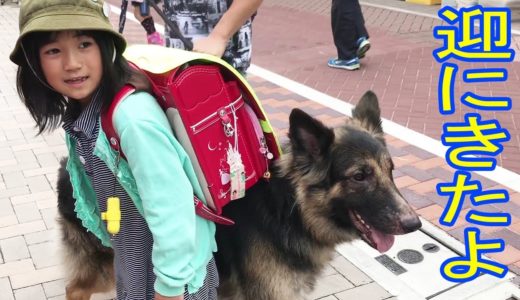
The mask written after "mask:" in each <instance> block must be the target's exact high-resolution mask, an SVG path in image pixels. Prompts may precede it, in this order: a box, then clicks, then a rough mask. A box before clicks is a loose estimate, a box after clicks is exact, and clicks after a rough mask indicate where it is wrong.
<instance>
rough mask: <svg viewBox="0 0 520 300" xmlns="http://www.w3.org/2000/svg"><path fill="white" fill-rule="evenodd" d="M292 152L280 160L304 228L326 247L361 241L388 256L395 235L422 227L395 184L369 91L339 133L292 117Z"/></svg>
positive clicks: (305, 117)
mask: <svg viewBox="0 0 520 300" xmlns="http://www.w3.org/2000/svg"><path fill="white" fill-rule="evenodd" d="M289 138H290V149H289V153H288V155H285V156H284V158H282V161H281V162H280V166H281V169H282V173H284V176H286V177H289V178H290V180H291V181H292V183H293V185H294V186H295V187H296V188H295V190H296V201H297V205H298V207H299V209H300V211H301V214H302V219H303V222H304V224H305V226H306V227H307V228H308V229H309V230H310V232H311V233H312V235H313V237H314V238H315V239H316V240H318V241H320V242H322V243H324V244H329V245H332V244H337V243H341V242H345V241H350V240H353V239H355V238H362V239H363V240H365V241H366V242H367V243H368V244H369V245H370V246H372V247H374V248H376V249H377V250H379V251H381V252H385V251H387V250H388V249H390V247H391V246H392V245H393V242H394V235H397V234H405V233H409V232H412V231H415V230H417V229H419V228H420V227H421V222H420V220H419V218H418V216H417V214H416V213H415V212H414V211H413V209H412V208H411V207H410V205H409V204H408V203H407V201H406V200H405V199H404V198H403V196H402V195H401V194H400V193H399V191H398V189H397V187H396V186H395V183H394V180H393V177H392V170H393V169H394V165H393V162H392V158H391V157H390V154H389V152H388V149H387V148H386V144H385V140H384V137H383V130H382V127H381V117H380V110H379V104H378V100H377V97H376V95H375V94H374V93H372V92H370V91H369V92H367V93H366V94H365V95H364V96H363V97H362V98H361V100H360V101H359V103H358V104H357V106H356V107H355V108H354V110H353V118H352V119H348V120H347V122H346V123H345V124H344V125H343V126H341V127H340V128H337V129H331V128H328V127H326V126H324V125H323V124H322V123H321V122H320V121H318V120H316V119H314V118H312V117H311V116H309V115H308V114H306V113H305V112H303V111H301V110H299V109H294V110H293V111H292V112H291V115H290V129H289Z"/></svg>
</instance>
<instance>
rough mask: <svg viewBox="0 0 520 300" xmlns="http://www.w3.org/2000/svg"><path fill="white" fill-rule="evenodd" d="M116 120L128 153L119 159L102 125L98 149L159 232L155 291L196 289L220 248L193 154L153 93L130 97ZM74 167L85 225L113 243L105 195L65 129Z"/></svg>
mask: <svg viewBox="0 0 520 300" xmlns="http://www.w3.org/2000/svg"><path fill="white" fill-rule="evenodd" d="M113 122H114V127H115V130H116V132H117V133H118V136H119V137H120V140H121V148H122V150H123V153H124V154H125V156H126V159H127V160H122V159H121V160H119V163H118V164H117V166H116V163H117V157H118V155H117V153H116V152H115V151H114V150H112V149H111V147H110V145H109V142H108V140H107V137H106V135H105V133H104V132H103V131H102V130H100V131H99V136H98V138H97V141H96V145H95V149H94V155H96V156H98V157H99V158H100V159H101V160H102V161H104V162H105V163H106V164H107V166H108V168H109V169H110V170H112V172H114V173H115V174H116V177H117V180H118V181H119V183H120V184H121V186H122V187H123V188H124V189H125V191H126V192H127V193H128V195H129V196H130V197H131V198H132V200H133V202H134V204H135V206H136V207H137V209H138V211H139V212H140V213H141V214H142V215H143V216H144V218H145V220H146V222H147V224H148V226H149V228H150V231H151V233H152V236H153V240H154V242H153V248H152V262H153V265H154V272H155V274H156V276H157V280H156V282H155V286H154V288H155V291H156V292H158V293H159V294H161V295H164V296H175V295H180V294H182V293H183V292H184V285H186V284H187V285H188V291H189V292H190V293H194V292H196V291H197V290H198V289H199V288H200V287H201V286H202V284H203V282H204V278H205V276H206V265H207V263H208V262H209V261H210V259H211V258H212V255H213V252H215V251H216V250H217V245H216V242H215V224H213V223H212V222H209V221H207V220H205V219H203V218H200V217H198V216H196V215H195V208H194V205H193V194H194V193H195V194H196V195H197V196H198V197H199V198H200V199H204V195H203V193H202V191H201V188H200V185H199V183H198V181H197V179H196V176H195V172H194V170H193V167H192V164H191V162H190V159H189V157H188V155H187V154H186V153H185V151H184V149H183V148H182V147H181V145H180V144H179V143H178V142H177V140H176V139H175V138H174V135H173V132H172V130H171V128H170V125H169V122H168V120H167V118H166V115H165V114H164V112H163V111H162V109H161V108H160V107H159V105H158V104H157V102H156V100H155V99H154V98H153V97H152V96H151V95H150V94H148V93H145V92H137V93H134V94H132V95H130V96H129V97H127V98H126V99H125V100H124V101H123V102H122V103H121V104H120V105H119V106H118V109H117V110H116V113H115V115H114V120H113ZM66 143H67V147H68V149H69V160H68V163H67V170H68V171H69V174H70V178H71V182H72V185H73V191H74V192H73V193H74V198H75V199H76V206H75V211H76V213H77V216H78V217H79V218H80V219H81V221H82V223H83V226H84V227H85V228H86V229H87V230H88V231H91V232H92V233H93V234H94V235H96V236H97V237H98V238H99V239H100V240H101V242H102V243H103V245H105V246H111V243H110V237H109V234H108V232H107V230H106V225H105V223H104V222H103V221H102V220H101V218H100V211H99V207H98V201H97V198H96V195H95V193H94V189H93V188H92V185H91V183H90V180H89V178H88V177H87V175H86V173H85V170H84V168H83V165H82V164H81V162H80V161H79V158H78V156H77V154H76V151H75V143H74V142H73V139H72V138H71V137H70V136H68V135H67V136H66Z"/></svg>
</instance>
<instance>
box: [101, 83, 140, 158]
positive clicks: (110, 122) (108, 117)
mask: <svg viewBox="0 0 520 300" xmlns="http://www.w3.org/2000/svg"><path fill="white" fill-rule="evenodd" d="M134 92H135V87H134V86H133V85H131V84H126V85H125V86H123V88H122V89H120V90H119V91H118V92H117V93H116V95H115V97H114V100H112V103H111V104H110V107H109V108H108V110H106V111H103V112H102V113H101V128H103V131H104V132H105V134H106V136H107V139H108V141H109V142H110V147H112V149H114V150H115V151H117V152H119V153H120V154H121V156H122V157H124V154H123V151H122V149H121V146H120V145H119V136H118V135H117V133H116V130H115V128H114V113H115V111H116V108H117V106H118V105H119V103H121V102H122V101H123V100H124V99H125V98H126V97H128V96H130V95H131V94H132V93H134Z"/></svg>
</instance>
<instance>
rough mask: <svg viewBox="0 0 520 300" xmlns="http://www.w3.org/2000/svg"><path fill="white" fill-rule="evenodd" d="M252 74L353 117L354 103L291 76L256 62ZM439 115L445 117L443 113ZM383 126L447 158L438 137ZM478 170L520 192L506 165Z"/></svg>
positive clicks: (387, 123) (389, 123) (385, 122)
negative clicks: (318, 89)
mask: <svg viewBox="0 0 520 300" xmlns="http://www.w3.org/2000/svg"><path fill="white" fill-rule="evenodd" d="M248 73H251V74H252V75H255V76H258V77H261V78H263V79H265V80H267V81H269V82H272V83H273V84H275V85H278V86H280V87H283V88H285V89H287V90H289V91H291V92H293V93H295V94H298V95H300V96H302V97H304V98H307V99H309V100H311V101H314V102H316V103H319V104H321V105H323V106H326V107H328V108H330V109H333V110H335V111H337V112H339V113H342V114H344V115H347V116H351V111H352V108H353V105H352V104H349V103H346V102H343V101H342V100H340V99H337V98H334V97H331V96H329V95H327V94H324V93H322V92H320V91H317V90H315V89H313V88H310V87H308V86H306V85H303V84H301V83H298V82H296V81H294V80H291V79H289V78H286V77H283V76H281V75H279V74H276V73H273V72H271V71H268V70H266V69H264V68H261V67H259V66H256V65H251V67H250V68H249V70H248ZM439 118H441V115H440V114H439ZM439 126H441V125H439ZM383 129H384V130H385V132H386V133H387V134H389V135H391V136H394V137H396V138H398V139H400V140H402V141H405V142H407V143H409V144H410V145H414V146H416V147H418V148H421V149H423V150H425V151H428V152H430V153H432V154H434V155H437V156H439V157H443V158H444V157H445V153H446V149H447V147H446V146H444V145H442V143H441V142H440V141H438V140H436V139H433V138H431V137H428V136H426V135H424V134H422V133H419V132H416V131H413V130H411V129H409V128H407V127H404V126H402V125H400V124H397V123H395V122H392V121H390V120H386V119H383ZM439 129H441V127H439ZM474 173H477V174H479V175H481V176H483V177H485V178H488V179H490V180H492V181H495V182H497V183H500V184H502V185H504V186H506V187H508V188H510V189H512V190H514V191H516V192H520V185H519V184H518V183H519V182H520V175H519V174H517V173H514V172H511V171H509V170H507V169H504V168H502V167H496V169H495V170H493V171H489V172H480V171H479V172H474Z"/></svg>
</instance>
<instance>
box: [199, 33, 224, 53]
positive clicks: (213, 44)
mask: <svg viewBox="0 0 520 300" xmlns="http://www.w3.org/2000/svg"><path fill="white" fill-rule="evenodd" d="M227 42H228V41H227V39H224V38H221V37H219V36H217V35H211V34H210V35H209V36H208V37H206V38H201V39H198V40H196V41H194V42H193V51H195V52H200V53H206V54H211V55H214V56H216V57H222V55H224V51H226V46H227Z"/></svg>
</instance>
